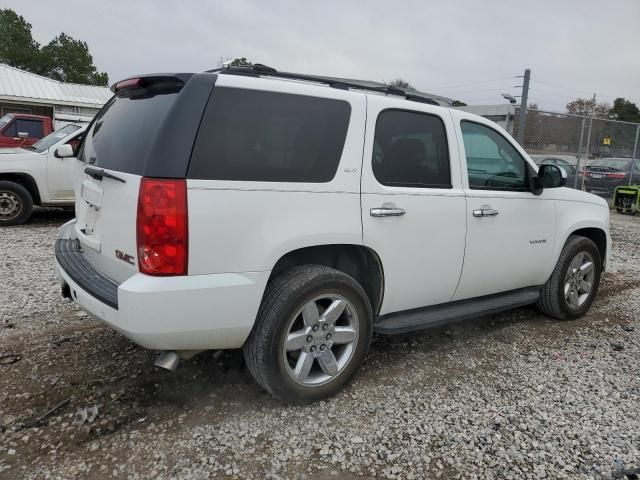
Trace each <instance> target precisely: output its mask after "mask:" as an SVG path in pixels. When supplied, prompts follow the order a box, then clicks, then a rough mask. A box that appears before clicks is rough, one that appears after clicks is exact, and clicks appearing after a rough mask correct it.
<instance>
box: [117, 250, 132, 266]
mask: <svg viewBox="0 0 640 480" xmlns="http://www.w3.org/2000/svg"><path fill="white" fill-rule="evenodd" d="M116 258H119V259H120V260H122V261H123V262H127V263H130V264H131V265H135V262H134V261H133V260H134V258H133V257H132V256H131V255H129V254H128V253H123V252H121V251H120V250H116Z"/></svg>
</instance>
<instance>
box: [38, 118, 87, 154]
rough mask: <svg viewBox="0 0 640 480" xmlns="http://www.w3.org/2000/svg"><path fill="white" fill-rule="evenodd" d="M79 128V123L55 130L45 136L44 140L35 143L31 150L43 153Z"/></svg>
mask: <svg viewBox="0 0 640 480" xmlns="http://www.w3.org/2000/svg"><path fill="white" fill-rule="evenodd" d="M79 128H80V127H79V126H78V125H65V126H64V127H62V128H61V129H60V130H56V131H55V132H53V133H50V134H49V135H47V136H46V137H44V138H43V139H42V140H40V141H39V142H37V143H35V144H34V145H33V146H32V147H31V150H35V151H36V152H38V153H42V152H44V151H45V150H48V149H49V148H50V147H51V146H52V145H55V144H56V143H58V142H59V141H60V140H62V139H63V138H64V137H66V136H67V135H69V134H70V133H73V132H75V131H76V130H78V129H79Z"/></svg>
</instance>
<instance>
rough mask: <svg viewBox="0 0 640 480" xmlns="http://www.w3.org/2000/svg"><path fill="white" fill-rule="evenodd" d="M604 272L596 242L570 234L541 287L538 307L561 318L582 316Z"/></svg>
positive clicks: (593, 296)
mask: <svg viewBox="0 0 640 480" xmlns="http://www.w3.org/2000/svg"><path fill="white" fill-rule="evenodd" d="M601 272H602V259H601V258H600V252H599V250H598V247H597V246H596V244H595V243H593V241H592V240H590V239H588V238H585V237H580V236H577V235H571V236H570V237H569V239H568V240H567V243H566V244H565V246H564V248H563V249H562V253H560V258H559V259H558V263H557V264H556V268H555V269H554V270H553V273H552V274H551V278H549V280H548V281H547V283H545V284H544V286H543V287H542V289H541V290H540V298H539V299H538V302H537V304H536V305H537V307H538V309H539V310H540V311H541V312H542V313H544V314H545V315H548V316H550V317H553V318H557V319H560V320H565V319H567V320H569V319H574V318H579V317H581V316H583V315H584V314H585V313H587V311H588V310H589V307H590V306H591V304H592V303H593V300H594V298H595V296H596V293H597V292H598V286H599V284H600V274H601Z"/></svg>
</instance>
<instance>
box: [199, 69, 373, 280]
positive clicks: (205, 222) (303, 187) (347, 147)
mask: <svg viewBox="0 0 640 480" xmlns="http://www.w3.org/2000/svg"><path fill="white" fill-rule="evenodd" d="M217 86H232V87H238V88H245V89H260V90H267V91H276V92H278V91H281V92H284V93H294V94H301V95H311V96H316V97H328V98H335V99H341V100H345V101H347V102H349V103H350V104H351V119H350V122H349V128H348V131H347V136H346V140H345V144H344V148H343V151H342V155H341V159H340V163H339V165H338V169H337V172H336V175H335V177H334V178H333V179H332V180H331V181H329V182H326V183H299V182H295V183H294V182H254V181H251V182H249V181H224V180H188V181H187V188H188V208H189V274H190V275H199V274H210V273H224V272H259V271H270V270H271V269H272V268H273V266H274V265H275V263H276V262H277V261H278V259H279V258H280V257H282V256H283V255H285V254H286V253H288V252H290V251H292V250H296V249H298V248H304V247H308V246H314V245H323V244H362V226H361V217H360V169H361V166H362V148H363V141H364V129H365V116H366V97H365V95H364V94H362V95H358V94H355V95H354V93H353V92H344V91H341V90H336V89H331V88H330V87H324V86H316V85H308V84H302V83H295V82H283V81H280V80H267V79H260V80H256V79H253V78H246V77H236V76H230V75H220V76H219V78H218V80H217V82H216V87H217Z"/></svg>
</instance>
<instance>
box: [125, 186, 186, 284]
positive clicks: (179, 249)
mask: <svg viewBox="0 0 640 480" xmlns="http://www.w3.org/2000/svg"><path fill="white" fill-rule="evenodd" d="M136 227H137V246H138V265H139V267H140V272H142V273H146V274H147V275H186V274H187V265H188V249H187V247H188V244H189V238H188V216H187V184H186V180H184V179H159V178H142V180H141V182H140V192H139V194H138V218H137V225H136Z"/></svg>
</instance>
